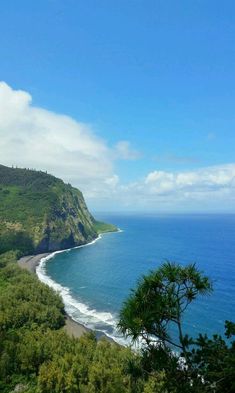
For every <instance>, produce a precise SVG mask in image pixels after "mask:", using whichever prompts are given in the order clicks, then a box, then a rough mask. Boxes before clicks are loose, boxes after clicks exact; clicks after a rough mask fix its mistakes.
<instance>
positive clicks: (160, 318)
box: [119, 262, 212, 361]
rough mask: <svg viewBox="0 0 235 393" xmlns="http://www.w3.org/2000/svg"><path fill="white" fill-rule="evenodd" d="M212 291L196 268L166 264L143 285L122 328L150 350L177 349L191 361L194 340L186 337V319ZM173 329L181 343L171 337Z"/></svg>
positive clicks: (133, 296)
mask: <svg viewBox="0 0 235 393" xmlns="http://www.w3.org/2000/svg"><path fill="white" fill-rule="evenodd" d="M211 291H212V284H211V282H210V280H209V279H208V277H206V276H204V275H203V274H202V273H201V272H200V271H199V270H198V269H197V268H196V266H195V264H190V265H187V266H180V265H179V264H176V263H171V262H166V263H164V264H163V265H162V266H161V267H160V268H159V269H157V270H156V271H152V272H151V273H150V274H149V275H146V276H144V277H143V278H142V279H141V280H140V281H139V283H138V286H137V288H136V290H134V291H132V293H131V295H130V297H129V298H128V299H127V300H126V302H125V303H124V306H123V308H122V309H121V313H120V321H119V328H120V330H121V332H122V333H123V334H124V335H125V336H129V337H131V338H132V339H133V340H134V341H135V340H138V339H139V338H141V339H142V340H144V342H145V343H146V344H147V346H148V347H151V345H155V346H156V345H157V346H158V348H162V349H163V350H167V349H168V348H169V346H174V347H176V348H177V349H178V350H180V351H181V352H182V354H183V356H184V358H185V360H186V361H187V359H188V353H187V349H188V345H189V343H191V340H189V339H188V336H186V335H184V334H183V329H182V315H183V313H184V312H185V310H186V309H187V307H188V305H189V304H190V303H192V301H193V300H195V299H196V298H197V296H198V295H205V294H208V293H210V292H211ZM172 325H174V326H175V327H176V329H177V331H178V340H173V339H172V337H171V335H170V333H169V331H170V328H171V327H172Z"/></svg>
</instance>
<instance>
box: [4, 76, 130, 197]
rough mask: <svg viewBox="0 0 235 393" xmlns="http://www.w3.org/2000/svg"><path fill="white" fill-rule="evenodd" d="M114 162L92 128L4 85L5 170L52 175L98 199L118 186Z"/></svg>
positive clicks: (109, 152) (106, 147) (107, 148)
mask: <svg viewBox="0 0 235 393" xmlns="http://www.w3.org/2000/svg"><path fill="white" fill-rule="evenodd" d="M115 151H116V150H115ZM121 158H122V157H121ZM113 161H114V151H113V149H111V148H109V147H108V146H107V144H106V143H105V142H104V141H103V140H102V139H100V138H98V137H97V136H96V135H95V134H94V133H93V132H92V130H91V127H89V126H88V125H86V124H83V123H79V122H77V121H75V120H73V119H72V118H71V117H69V116H64V115H60V114H57V113H53V112H51V111H48V110H45V109H42V108H38V107H34V106H32V97H31V96H30V94H28V93H27V92H24V91H19V90H18V91H16V90H13V89H12V88H11V87H9V86H8V85H7V84H6V83H4V82H1V83H0V162H1V163H2V164H5V165H17V166H19V167H30V168H36V169H41V170H47V171H48V172H50V173H52V174H54V175H56V176H58V177H61V178H63V179H64V180H65V181H69V182H71V183H72V184H73V185H75V186H78V187H80V188H81V189H82V190H83V191H85V193H86V194H87V195H90V196H91V197H94V196H95V195H96V194H98V195H99V193H101V192H102V190H103V188H106V189H107V191H108V190H109V189H113V188H114V186H116V184H117V182H118V177H117V175H115V174H114V168H113Z"/></svg>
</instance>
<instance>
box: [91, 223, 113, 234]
mask: <svg viewBox="0 0 235 393" xmlns="http://www.w3.org/2000/svg"><path fill="white" fill-rule="evenodd" d="M94 228H95V230H96V232H97V233H98V234H100V233H107V232H117V231H118V228H117V227H116V226H115V225H113V224H106V223H105V222H101V221H95V222H94Z"/></svg>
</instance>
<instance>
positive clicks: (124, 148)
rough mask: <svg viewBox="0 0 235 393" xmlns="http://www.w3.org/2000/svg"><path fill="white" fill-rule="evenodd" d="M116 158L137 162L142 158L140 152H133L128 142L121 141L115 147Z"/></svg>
mask: <svg viewBox="0 0 235 393" xmlns="http://www.w3.org/2000/svg"><path fill="white" fill-rule="evenodd" d="M115 150H116V157H117V158H118V159H122V160H137V159H138V158H140V157H141V154H140V152H138V151H137V150H133V149H132V148H131V147H130V143H129V142H128V141H120V142H118V143H117V144H116V146H115Z"/></svg>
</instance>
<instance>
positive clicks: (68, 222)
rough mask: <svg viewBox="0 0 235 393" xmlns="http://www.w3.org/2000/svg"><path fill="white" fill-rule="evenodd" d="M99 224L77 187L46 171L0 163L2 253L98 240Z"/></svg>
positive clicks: (49, 248) (60, 247)
mask: <svg viewBox="0 0 235 393" xmlns="http://www.w3.org/2000/svg"><path fill="white" fill-rule="evenodd" d="M99 227H100V225H99V223H98V222H97V221H96V220H95V219H94V218H93V217H92V215H91V214H90V212H89V211H88V209H87V206H86V203H85V201H84V198H83V195H82V193H81V192H80V191H79V190H78V189H76V188H74V187H72V186H71V185H69V184H65V183H64V182H63V181H62V180H60V179H57V178H55V177H54V176H51V175H48V174H46V173H44V172H38V171H34V170H28V169H17V168H8V167H5V166H3V165H0V253H1V252H5V251H7V250H9V249H17V250H20V251H21V252H22V253H23V254H27V253H28V254H30V253H41V252H48V251H55V250H61V249H65V248H70V247H74V246H78V245H81V244H85V243H87V242H89V241H91V240H92V239H95V238H96V237H97V235H98V230H99V229H98V228H99ZM105 228H106V230H107V231H108V230H115V227H114V226H112V225H108V224H107V225H106V226H105Z"/></svg>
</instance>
